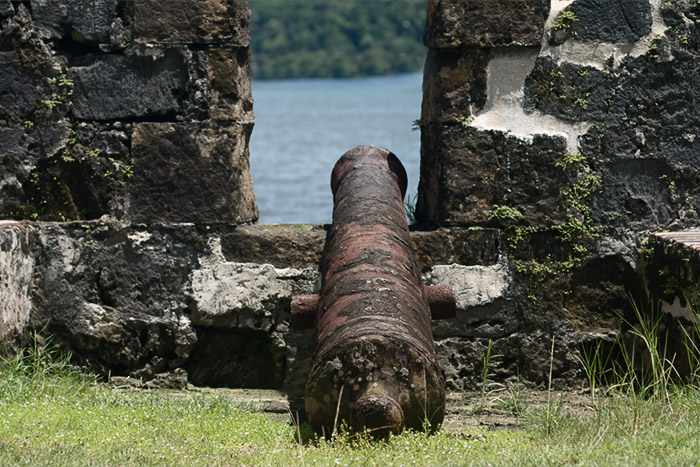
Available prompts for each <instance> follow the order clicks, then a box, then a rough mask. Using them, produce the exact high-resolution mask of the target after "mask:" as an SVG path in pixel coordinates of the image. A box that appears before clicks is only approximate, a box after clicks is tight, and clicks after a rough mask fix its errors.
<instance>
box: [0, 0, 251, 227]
mask: <svg viewBox="0 0 700 467" xmlns="http://www.w3.org/2000/svg"><path fill="white" fill-rule="evenodd" d="M0 15H3V17H6V19H4V20H3V21H2V23H1V24H2V25H1V26H0V50H1V51H2V52H0V136H1V137H2V140H3V143H5V142H7V144H5V145H4V146H6V148H7V149H6V150H4V152H3V153H2V154H0V160H1V161H2V167H3V169H0V218H12V219H32V220H48V221H69V220H92V219H99V218H102V217H103V216H108V217H109V218H112V219H118V220H120V221H130V220H133V221H134V222H140V223H151V222H152V223H161V222H164V221H167V222H185V221H188V222H189V221H192V222H203V223H207V222H213V223H217V222H218V223H220V222H229V223H234V224H235V223H245V222H252V221H254V220H256V219H257V216H258V213H257V207H256V205H255V197H254V195H253V188H252V183H251V180H250V171H249V166H248V138H249V136H250V131H251V128H252V124H253V121H254V117H253V99H252V92H251V87H250V51H249V48H248V45H249V35H248V16H249V11H248V4H247V1H246V0H235V1H234V0H207V1H201V2H199V1H198V2H185V1H181V0H175V1H171V0H168V1H159V0H137V1H133V2H123V1H117V0H98V1H83V0H79V1H73V0H31V2H9V3H6V2H3V3H0ZM185 122H187V123H185ZM148 125H152V126H151V127H149V126H148ZM159 125H161V128H169V129H170V130H172V131H170V132H169V133H168V132H167V131H165V130H163V131H165V133H168V135H170V136H172V137H173V138H174V140H177V141H180V142H181V143H183V147H182V148H178V150H175V148H174V147H173V146H172V145H170V146H169V149H168V147H166V146H168V145H167V142H165V141H164V140H163V139H162V138H157V137H155V135H154V130H150V131H149V132H148V133H149V134H150V136H149V137H145V135H146V133H147V132H146V131H145V128H157V127H158V126H159ZM161 133H163V132H161ZM165 133H163V134H165ZM212 138H217V139H220V142H214V141H213V140H212ZM187 141H189V143H187ZM161 152H164V153H163V154H161ZM158 157H160V158H161V159H160V161H161V162H164V163H167V164H168V167H169V168H172V169H173V173H170V172H169V171H168V170H165V167H162V169H163V170H154V169H153V167H152V165H149V163H148V162H147V161H149V160H150V161H151V162H154V158H158ZM179 158H182V161H180V160H179ZM204 167H206V170H204ZM178 168H179V169H178ZM142 169H143V170H147V171H148V172H147V173H146V172H144V173H141V172H140V171H141V170H142ZM183 170H187V171H188V174H187V176H183ZM178 174H179V175H178ZM154 177H155V178H154ZM158 177H162V178H158ZM143 180H147V181H148V183H150V184H152V185H153V190H154V192H158V190H159V189H160V190H161V193H162V194H163V193H164V191H163V188H164V187H167V190H165V191H168V192H171V193H176V194H178V195H186V194H189V198H187V197H185V198H183V201H184V202H183V203H182V204H181V205H180V206H178V207H177V211H178V212H177V213H176V214H173V213H172V212H167V213H159V212H157V211H158V210H157V209H156V210H153V211H149V209H148V208H147V207H146V206H145V205H144V204H145V203H147V201H144V199H143V195H144V186H143V184H142V183H141V182H142V181H143ZM194 196H198V197H200V199H199V200H197V201H195V200H193V197H194ZM132 200H133V203H132ZM162 201H163V200H162V196H161V198H159V199H158V202H162ZM188 201H189V202H188ZM151 203H153V200H151ZM225 203H229V206H230V208H229V209H226V208H224V207H223V204H225ZM132 207H134V208H135V210H134V211H132V210H131V208H132ZM165 208H166V210H171V211H172V209H171V207H169V205H168V204H167V203H165ZM185 210H190V211H189V212H184V211H185Z"/></svg>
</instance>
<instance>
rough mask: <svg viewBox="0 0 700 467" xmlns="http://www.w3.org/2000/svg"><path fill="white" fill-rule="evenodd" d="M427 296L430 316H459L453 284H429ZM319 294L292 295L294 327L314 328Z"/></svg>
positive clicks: (448, 317)
mask: <svg viewBox="0 0 700 467" xmlns="http://www.w3.org/2000/svg"><path fill="white" fill-rule="evenodd" d="M425 296H426V298H427V299H428V306H429V307H430V318H431V319H434V320H438V319H452V318H455V317H457V303H456V301H455V290H454V286H453V285H452V284H441V285H427V286H426V287H425ZM318 298H319V297H318V294H309V295H295V296H294V297H292V306H291V311H292V320H291V323H290V324H291V326H292V328H294V329H299V330H301V329H313V328H314V326H315V324H316V306H317V305H318Z"/></svg>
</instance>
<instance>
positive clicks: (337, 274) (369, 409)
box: [293, 146, 454, 436]
mask: <svg viewBox="0 0 700 467" xmlns="http://www.w3.org/2000/svg"><path fill="white" fill-rule="evenodd" d="M406 184H407V179H406V171H405V169H404V168H403V166H402V165H401V162H400V161H399V160H398V158H397V157H396V156H395V155H394V154H392V153H391V152H389V151H388V150H386V149H383V148H378V147H374V146H360V147H357V148H355V149H352V150H350V151H348V152H347V153H345V154H344V155H343V156H342V157H341V158H340V160H339V161H338V162H337V163H336V165H335V168H334V169H333V173H332V177H331V188H332V191H333V196H334V209H333V225H332V226H331V229H330V231H329V233H328V237H327V240H326V248H325V251H324V259H323V260H322V264H321V273H322V282H321V292H320V294H319V298H318V303H317V304H315V303H314V302H315V298H314V297H309V296H305V297H298V298H296V299H295V305H294V307H293V308H294V310H293V314H295V315H296V318H297V324H299V325H301V326H303V324H304V323H303V322H304V320H306V324H307V325H308V323H309V321H310V320H309V310H312V309H314V308H315V314H316V319H315V322H316V353H315V355H314V359H313V362H312V367H311V372H310V374H309V378H308V382H307V385H306V393H305V400H306V412H307V416H308V419H309V423H310V424H311V426H312V427H313V428H314V429H315V430H316V431H317V432H319V433H326V434H330V433H331V432H332V431H333V430H334V429H335V428H336V426H338V424H339V423H340V422H341V421H343V420H344V421H346V422H347V423H349V424H350V425H351V427H352V428H354V429H356V430H362V429H365V428H368V429H370V430H371V431H372V432H373V434H375V435H377V436H384V435H387V434H388V433H389V432H399V431H400V430H402V429H403V428H412V429H416V430H423V429H425V428H426V427H431V428H436V427H437V426H439V424H440V423H441V422H442V420H443V418H444V415H445V384H444V378H443V376H442V373H441V372H440V368H439V367H438V363H437V359H436V356H435V350H434V347H433V336H432V330H431V323H430V320H431V316H430V311H429V304H428V299H427V296H426V292H425V290H424V288H423V285H422V283H421V280H420V276H419V272H418V267H417V265H416V260H415V256H414V253H413V249H412V247H411V239H410V235H409V231H408V225H407V223H406V216H405V214H404V208H403V197H404V194H405V191H406ZM433 295H435V296H436V297H435V301H436V303H440V304H441V305H439V306H437V307H436V309H437V310H442V311H438V314H439V313H442V316H441V317H451V316H454V295H453V293H452V289H451V287H449V286H448V287H444V286H443V287H442V288H438V289H435V291H434V293H433ZM426 422H427V424H426Z"/></svg>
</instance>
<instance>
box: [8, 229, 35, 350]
mask: <svg viewBox="0 0 700 467" xmlns="http://www.w3.org/2000/svg"><path fill="white" fill-rule="evenodd" d="M33 236H34V233H33V229H32V228H31V227H30V226H29V225H25V224H19V223H13V222H2V221H0V344H14V343H16V341H17V340H18V339H19V338H21V337H22V335H23V334H24V333H25V331H27V329H28V327H29V322H30V318H31V316H30V311H31V309H32V278H33V274H34V257H33V255H32V252H31V249H30V243H31V239H32V238H33Z"/></svg>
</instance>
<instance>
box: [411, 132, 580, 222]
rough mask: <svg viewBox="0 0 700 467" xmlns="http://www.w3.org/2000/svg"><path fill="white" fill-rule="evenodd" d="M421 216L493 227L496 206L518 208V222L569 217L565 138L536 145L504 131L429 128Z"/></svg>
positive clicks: (424, 137) (537, 141) (542, 139)
mask: <svg viewBox="0 0 700 467" xmlns="http://www.w3.org/2000/svg"><path fill="white" fill-rule="evenodd" d="M422 147H423V151H422V155H421V181H420V185H419V188H418V193H419V195H418V205H417V207H416V210H417V212H416V215H417V216H418V219H419V220H420V221H421V222H425V223H428V224H433V225H441V226H442V225H450V226H469V225H478V224H484V223H488V222H489V221H490V217H491V213H492V212H493V210H494V208H495V207H496V206H509V207H512V208H516V209H518V210H519V211H520V214H522V216H521V217H519V219H518V220H517V222H524V223H526V224H529V225H533V226H544V225H549V224H551V223H553V222H555V221H561V220H562V219H563V217H564V213H563V209H562V208H561V193H560V190H561V184H562V181H563V173H562V171H561V169H560V168H558V167H557V166H556V163H557V162H558V161H559V160H561V159H562V157H563V155H564V154H565V153H566V142H565V141H564V140H563V139H562V138H555V137H550V136H545V135H535V136H534V137H533V140H532V142H531V143H529V142H527V141H524V140H521V139H518V138H515V137H512V136H508V134H507V133H503V132H500V131H479V130H477V129H475V128H471V127H464V126H462V125H456V126H450V125H428V126H427V127H425V128H424V129H423V132H422Z"/></svg>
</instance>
